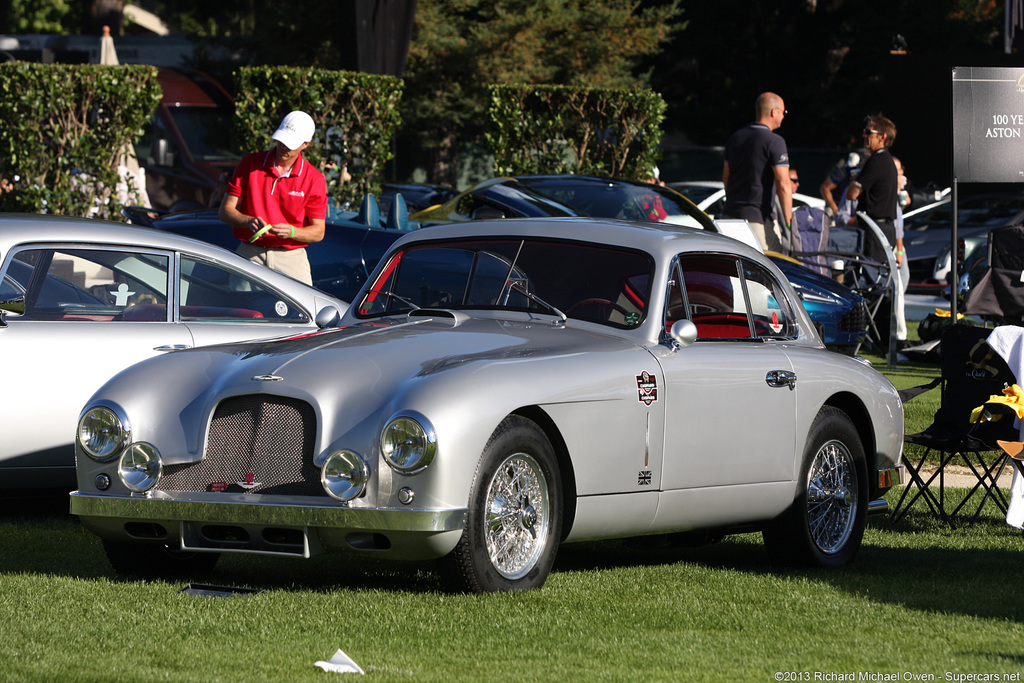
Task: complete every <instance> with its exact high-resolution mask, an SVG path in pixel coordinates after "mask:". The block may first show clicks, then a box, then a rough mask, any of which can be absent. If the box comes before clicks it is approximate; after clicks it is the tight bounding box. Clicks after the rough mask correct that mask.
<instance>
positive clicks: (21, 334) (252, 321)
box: [0, 214, 347, 490]
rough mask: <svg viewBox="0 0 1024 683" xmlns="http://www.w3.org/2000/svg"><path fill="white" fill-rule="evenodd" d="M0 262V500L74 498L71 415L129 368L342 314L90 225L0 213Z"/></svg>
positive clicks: (147, 236)
mask: <svg viewBox="0 0 1024 683" xmlns="http://www.w3.org/2000/svg"><path fill="white" fill-rule="evenodd" d="M224 229H225V230H227V228H226V227H225V228H224ZM0 257H2V262H0V357H2V358H3V359H4V360H3V368H4V369H3V377H4V384H5V386H7V387H8V390H7V391H5V392H3V394H2V396H0V414H2V415H3V416H4V439H3V444H2V445H0V489H15V488H64V489H65V490H71V489H72V488H74V480H75V476H74V475H75V462H74V461H75V458H74V434H75V424H76V422H77V420H78V414H79V412H80V411H81V409H82V406H83V405H84V404H85V401H86V400H87V399H88V398H89V396H90V395H92V393H93V392H94V391H95V390H96V389H97V388H98V387H99V386H100V385H101V384H103V383H104V382H105V381H107V380H108V379H110V378H111V377H112V376H113V375H115V374H117V373H118V372H120V371H121V370H123V369H125V368H126V367H128V366H129V365H132V364H133V363H136V362H138V361H140V360H143V359H145V358H149V357H151V356H155V355H161V354H165V353H169V352H171V351H174V350H177V349H187V348H192V347H195V346H202V345H203V344H214V343H219V342H226V341H238V340H243V339H258V338H264V337H280V336H282V335H294V334H296V333H300V332H312V331H315V330H317V329H320V328H321V327H324V326H330V325H333V324H336V323H337V320H338V319H339V318H340V316H341V314H342V313H343V312H344V311H345V310H346V308H347V304H346V303H345V302H343V301H341V300H339V299H335V298H334V297H332V296H329V295H327V294H325V293H323V292H321V291H319V290H316V289H313V288H312V287H307V286H306V285H304V284H302V283H300V282H297V281H295V280H293V279H291V278H289V277H286V276H284V275H281V274H280V273H277V272H275V271H272V270H269V269H267V268H264V267H262V266H259V265H256V264H254V263H250V262H249V261H247V260H245V259H243V258H241V257H239V256H237V255H235V254H233V253H231V252H229V251H226V250H224V249H221V248H220V247H215V246H212V245H210V244H206V243H204V242H197V241H194V240H190V239H187V238H184V237H178V236H177V235H170V234H166V233H161V232H157V231H155V230H149V229H143V228H133V227H129V226H126V225H121V224H116V223H107V222H103V221H96V220H86V219H80V218H69V217H64V216H36V215H17V214H0ZM174 380H175V378H174V377H166V378H164V379H162V380H160V381H159V382H157V383H156V384H154V385H153V386H152V387H150V389H151V392H152V396H153V399H154V400H156V401H159V400H160V396H161V394H162V390H163V386H164V383H165V382H168V383H171V382H173V381H174Z"/></svg>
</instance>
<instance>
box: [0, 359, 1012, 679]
mask: <svg viewBox="0 0 1024 683" xmlns="http://www.w3.org/2000/svg"><path fill="white" fill-rule="evenodd" d="M883 369H884V366H883ZM885 371H886V374H888V375H889V376H890V377H892V378H893V381H894V382H895V383H896V384H897V385H900V386H903V385H905V386H910V385H915V384H920V383H921V381H920V380H922V379H925V378H927V377H928V376H934V374H935V372H936V369H935V368H934V367H932V368H929V367H927V366H920V367H917V366H910V365H908V366H900V367H897V368H890V369H886V370H885ZM921 398H922V399H923V398H925V397H921ZM920 400H921V399H916V401H920ZM936 405H937V397H936V399H935V404H934V405H933V406H932V407H931V408H930V409H928V408H923V409H922V410H925V411H927V414H925V413H922V418H921V419H923V420H924V422H923V424H920V425H919V426H918V427H917V428H922V427H924V426H925V425H926V424H927V422H928V421H930V418H931V412H934V407H935V406H936ZM914 419H917V418H914ZM896 493H897V492H895V491H894V492H890V496H894V495H895V494H896ZM953 493H954V494H955V495H960V496H962V495H963V493H964V490H956V491H954V492H953ZM891 502H895V501H894V500H893V501H891ZM736 504H737V505H742V504H743V501H742V500H740V499H737V501H736ZM66 510H67V504H66V501H65V499H64V498H56V499H42V500H37V501H34V502H31V503H29V502H24V501H9V500H8V501H3V503H2V505H0V681H104V682H107V681H196V682H202V683H208V682H211V681H245V682H252V681H307V680H309V681H325V680H333V679H334V677H336V676H339V675H342V674H332V673H325V672H322V671H321V670H320V669H317V668H315V667H314V662H316V661H318V660H327V659H329V658H330V657H331V655H333V653H334V652H335V650H337V649H339V648H340V649H342V650H344V651H345V652H346V653H347V654H348V655H349V656H351V657H352V658H353V659H354V660H355V661H356V662H357V663H358V664H359V665H360V666H362V668H363V669H365V670H366V673H367V678H368V679H369V680H378V681H444V682H446V683H448V682H452V681H479V680H489V681H498V680H501V681H549V680H554V681H581V680H586V681H590V680H596V681H627V680H628V681H633V680H640V681H668V680H672V681H676V680H683V681H705V680H706V681H764V682H768V681H775V680H789V681H795V680H812V681H813V680H842V679H840V678H837V676H838V675H844V676H848V675H850V674H852V675H853V676H854V678H853V679H852V680H940V681H945V680H968V679H966V678H956V676H966V675H967V674H979V673H982V674H998V675H1000V676H1002V675H1004V674H1005V675H1007V676H1008V677H1007V678H1005V679H1002V680H1020V672H1021V671H1022V670H1024V599H1022V598H1021V596H1020V592H1021V591H1020V589H1019V588H1018V587H1017V585H1016V583H1017V582H1016V579H1017V578H1018V576H1019V575H1020V571H1021V567H1020V566H1019V565H1021V564H1022V559H1024V536H1022V535H1021V532H1020V531H1019V530H1016V529H1012V528H1010V527H1008V526H1007V525H1006V524H1005V522H1004V521H1003V519H1002V518H1001V516H999V515H998V514H997V513H996V509H995V508H994V507H993V506H988V507H987V508H986V509H985V510H984V511H983V514H982V518H981V520H980V521H979V523H978V524H976V525H974V526H972V527H970V528H964V529H956V530H951V529H948V528H946V527H944V526H942V525H941V524H940V523H939V522H938V521H937V520H935V519H933V518H932V517H931V516H930V515H929V514H927V510H926V508H924V507H922V506H918V507H917V508H915V509H913V510H911V513H910V514H909V515H908V516H907V517H906V518H905V519H904V520H901V521H900V522H899V523H898V524H897V525H895V526H890V525H889V523H888V520H887V519H886V518H884V517H883V518H873V519H872V520H871V521H870V523H869V528H868V531H867V533H866V535H865V538H864V544H863V547H862V548H861V551H860V554H859V555H858V557H857V558H856V560H855V561H854V562H853V563H852V564H851V565H849V566H847V567H845V568H842V569H840V570H837V571H826V570H788V569H779V568H776V567H773V566H772V565H771V564H770V563H769V561H768V555H767V553H766V552H765V550H764V548H763V546H762V544H761V539H760V535H757V534H751V535H744V536H737V537H732V538H730V539H727V540H726V541H723V542H721V543H718V544H715V545H711V546H705V547H700V548H692V549H665V548H658V547H649V548H637V547H633V546H630V545H627V544H623V543H619V542H608V543H587V544H576V545H567V546H564V547H563V548H562V549H561V550H560V552H559V556H558V560H557V562H556V566H555V570H554V572H553V573H552V574H551V577H550V578H549V579H548V582H547V585H546V586H545V587H544V588H543V589H542V590H539V591H533V592H530V593H525V594H515V595H485V596H477V595H450V594H445V593H443V592H441V590H440V587H439V585H438V583H437V581H436V578H435V576H434V574H433V572H432V568H431V567H430V566H429V565H383V564H376V563H370V562H365V561H360V562H356V563H352V562H351V561H348V560H346V559H344V558H341V557H339V556H326V557H317V558H314V559H312V560H308V561H301V560H293V559H284V558H253V557H245V556H225V557H224V558H222V560H221V563H220V564H219V565H218V568H217V570H216V571H215V572H214V574H213V575H212V576H211V577H209V578H208V579H206V580H207V581H209V582H211V583H215V584H219V585H227V586H235V587H248V588H255V589H259V590H261V591H262V592H260V593H258V594H256V595H250V596H246V597H228V598H217V597H200V596H193V595H186V594H182V593H180V592H179V591H180V590H181V589H182V588H183V587H184V586H185V585H186V582H184V581H168V582H162V581H157V582H140V581H120V580H117V579H116V578H115V577H114V575H113V573H112V571H111V570H110V568H109V566H108V565H107V563H106V560H105V558H104V556H103V552H102V549H101V546H100V543H99V541H98V539H96V538H95V537H94V536H92V535H91V534H90V533H88V532H87V531H85V530H84V529H83V528H81V527H80V526H79V525H78V523H77V522H76V521H75V520H74V519H73V518H71V517H70V516H69V515H67V513H66ZM777 672H789V675H788V677H787V675H786V674H781V675H779V676H778V677H777V675H776V674H777ZM875 674H885V675H890V676H891V675H895V676H897V678H890V679H884V678H879V677H875V678H871V677H870V676H873V675H875ZM1013 675H1017V676H1018V677H1017V678H1013V677H1012V676H1013ZM342 676H348V677H351V676H352V675H351V674H344V675H342ZM830 676H831V678H830ZM865 676H866V677H865ZM928 677H932V678H930V679H929V678H928ZM341 680H346V679H345V678H343V679H341ZM973 680H980V679H977V678H975V679H973Z"/></svg>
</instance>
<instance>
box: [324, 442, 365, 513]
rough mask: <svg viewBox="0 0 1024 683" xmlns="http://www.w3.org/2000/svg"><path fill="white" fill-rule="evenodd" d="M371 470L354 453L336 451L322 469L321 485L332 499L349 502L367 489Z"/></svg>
mask: <svg viewBox="0 0 1024 683" xmlns="http://www.w3.org/2000/svg"><path fill="white" fill-rule="evenodd" d="M369 478H370V468H369V467H368V466H367V465H366V463H365V462H363V459H362V458H360V457H359V456H358V455H356V454H355V453H353V452H352V451H334V452H333V453H331V454H330V455H328V456H327V460H325V461H324V466H323V467H322V468H321V469H320V484H321V485H323V487H324V491H326V492H327V495H329V496H330V497H331V498H333V499H335V500H340V501H341V502H343V503H344V502H347V501H350V500H352V499H353V498H357V497H358V496H359V495H360V494H362V492H363V491H364V490H365V489H366V482H367V480H368V479H369Z"/></svg>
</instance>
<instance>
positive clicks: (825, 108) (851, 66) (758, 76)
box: [648, 0, 1004, 146]
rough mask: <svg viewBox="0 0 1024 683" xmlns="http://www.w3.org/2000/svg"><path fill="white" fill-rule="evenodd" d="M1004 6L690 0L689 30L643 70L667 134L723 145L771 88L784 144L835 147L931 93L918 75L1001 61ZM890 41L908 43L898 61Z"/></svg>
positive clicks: (961, 0)
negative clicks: (883, 114)
mask: <svg viewBox="0 0 1024 683" xmlns="http://www.w3.org/2000/svg"><path fill="white" fill-rule="evenodd" d="M654 1H657V0H654ZM1003 4H1004V3H1002V2H991V1H984V2H979V1H978V0H716V1H715V2H702V3H688V4H687V8H686V12H687V18H688V19H689V20H690V26H691V28H692V30H689V31H687V32H686V34H685V36H684V37H679V36H677V37H676V39H675V40H674V41H673V42H672V43H671V44H669V45H668V46H667V47H666V49H665V51H664V53H663V54H661V55H659V56H658V57H657V58H656V59H654V60H651V61H650V62H649V63H648V65H649V66H650V67H651V68H652V81H651V86H652V87H653V88H655V89H656V90H658V91H659V92H661V93H662V94H663V95H664V97H665V99H666V101H667V102H668V104H669V123H668V128H669V129H675V130H676V131H679V132H682V133H684V134H685V136H686V137H687V139H688V140H689V141H691V142H694V143H696V144H708V145H719V144H722V143H723V141H724V140H725V139H726V138H727V137H728V135H729V133H731V132H732V131H733V130H735V128H736V127H737V126H739V125H742V124H743V123H745V122H747V121H749V120H750V118H751V117H752V116H753V102H754V98H755V97H756V96H757V94H758V93H760V92H763V91H765V90H771V91H774V92H778V93H779V94H781V95H782V96H783V97H784V98H785V100H786V105H787V108H788V109H789V110H790V112H791V116H790V117H789V118H787V121H786V123H785V124H784V127H783V131H782V132H783V133H784V134H785V136H786V139H787V141H788V142H789V144H790V146H794V145H796V146H833V145H835V146H843V145H845V144H846V143H847V142H848V140H849V136H850V135H851V134H854V135H856V133H857V132H858V131H859V130H860V128H859V126H860V124H861V123H862V119H863V117H864V116H865V115H866V114H868V113H874V112H877V111H891V110H892V109H893V108H894V107H897V106H899V105H900V101H901V100H902V99H903V98H905V97H907V96H917V97H920V96H921V95H925V96H929V95H931V94H932V93H930V92H923V89H924V87H925V84H924V83H923V82H922V80H921V76H922V74H927V75H937V76H938V80H939V82H940V83H941V81H942V79H945V80H947V81H948V78H949V76H948V74H949V72H948V68H947V67H949V66H953V65H954V62H956V61H957V60H966V61H971V62H972V63H974V60H977V59H979V58H982V59H985V60H993V59H996V60H998V59H999V58H1000V52H1001V49H1002V31H1003V25H1002V22H1003V14H1002V8H1003ZM897 35H900V36H903V38H904V39H905V40H906V43H907V45H908V50H907V52H906V54H900V53H895V54H894V53H893V51H892V48H893V43H894V38H895V37H896V36H897ZM931 82H932V81H929V86H930V84H931ZM947 108H948V106H947ZM897 125H899V122H897Z"/></svg>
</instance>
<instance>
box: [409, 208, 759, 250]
mask: <svg viewBox="0 0 1024 683" xmlns="http://www.w3.org/2000/svg"><path fill="white" fill-rule="evenodd" d="M488 236H502V237H540V238H548V239H564V240H575V241H580V242H591V243H598V244H605V245H609V246H612V245H614V246H618V247H623V248H627V249H640V250H642V251H646V252H649V253H651V254H654V255H674V254H677V253H679V252H681V251H701V250H706V251H727V252H739V253H743V254H756V255H758V256H759V257H762V256H763V255H762V254H761V253H760V252H758V251H756V250H755V249H752V248H750V247H748V246H746V245H745V244H742V243H741V242H738V241H736V240H734V239H732V238H729V237H725V236H723V235H719V234H717V233H713V232H710V231H708V230H699V229H696V228H688V227H684V226H680V225H674V224H671V223H654V222H646V221H645V222H641V221H627V220H620V219H615V218H589V217H588V218H578V217H569V218H510V219H502V220H486V221H469V222H465V223H454V224H449V225H436V226H431V227H430V228H426V229H423V230H417V231H415V232H412V233H410V234H409V235H407V236H405V237H403V238H402V239H401V240H399V242H398V243H396V244H401V245H406V244H410V243H413V242H424V241H430V240H438V239H441V240H444V239H465V238H469V237H480V238H486V237H488Z"/></svg>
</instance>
